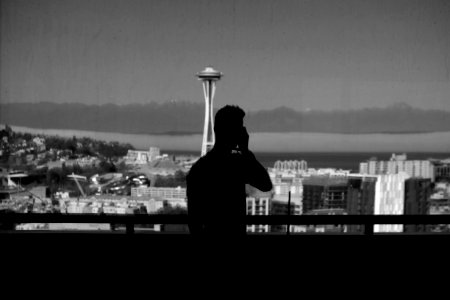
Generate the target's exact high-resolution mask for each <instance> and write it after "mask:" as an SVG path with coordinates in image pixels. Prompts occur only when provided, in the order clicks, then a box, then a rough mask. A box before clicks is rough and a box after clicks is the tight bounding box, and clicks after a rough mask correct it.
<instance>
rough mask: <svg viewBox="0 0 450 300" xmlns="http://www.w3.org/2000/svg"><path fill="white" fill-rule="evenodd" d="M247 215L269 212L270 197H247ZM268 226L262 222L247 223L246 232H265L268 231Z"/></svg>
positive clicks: (267, 213) (264, 214) (262, 214)
mask: <svg viewBox="0 0 450 300" xmlns="http://www.w3.org/2000/svg"><path fill="white" fill-rule="evenodd" d="M246 202H247V215H250V216H267V215H269V213H270V198H268V197H261V198H255V197H247V200H246ZM269 229H270V226H269V225H264V224H252V225H247V232H253V233H266V232H269Z"/></svg>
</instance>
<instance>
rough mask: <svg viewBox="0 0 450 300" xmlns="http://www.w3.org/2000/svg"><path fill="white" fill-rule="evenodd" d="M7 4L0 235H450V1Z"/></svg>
mask: <svg viewBox="0 0 450 300" xmlns="http://www.w3.org/2000/svg"><path fill="white" fill-rule="evenodd" d="M0 3H1V6H0V9H1V11H0V13H1V15H0V171H1V172H0V179H1V187H0V242H1V240H2V239H3V240H4V241H7V240H8V241H11V242H14V241H16V240H21V241H22V242H23V241H29V244H30V245H31V244H32V243H34V241H37V240H39V241H40V243H42V244H44V245H45V243H47V242H48V243H50V242H55V241H56V242H58V241H62V240H64V241H68V243H69V244H70V243H73V244H78V243H79V244H86V243H84V242H86V241H96V240H97V241H99V240H101V241H107V243H108V244H109V243H111V244H114V245H116V244H123V241H125V240H126V241H133V242H135V243H141V242H142V243H145V244H146V245H150V244H151V245H154V244H158V245H165V243H171V244H173V243H175V244H176V245H177V247H180V248H182V247H185V246H186V245H192V244H195V243H204V242H205V241H217V242H218V243H226V244H228V245H233V244H237V243H243V244H245V243H249V242H250V241H251V242H254V243H255V245H260V246H261V249H263V248H264V247H267V246H270V245H273V244H274V243H275V244H277V245H280V246H281V247H282V246H286V247H288V246H287V245H292V246H293V245H299V246H298V251H300V249H304V248H305V247H304V245H306V244H308V245H314V244H315V243H316V242H319V241H320V242H321V243H325V245H327V246H331V247H335V245H337V244H340V245H343V247H345V243H346V242H348V243H349V244H348V248H350V246H349V245H350V243H353V242H355V241H356V243H359V242H361V243H362V242H368V241H370V243H374V242H373V241H377V243H379V244H376V243H375V244H376V245H379V246H380V245H382V243H385V242H386V241H389V242H390V243H391V242H392V243H394V245H396V246H399V245H400V244H401V245H406V244H408V245H411V247H413V248H414V247H415V246H420V245H421V244H423V241H425V239H426V241H427V243H429V242H431V243H434V242H436V245H441V243H442V244H443V243H444V242H446V241H448V239H449V237H450V1H448V0H376V1H375V0H259V1H256V0H230V1H224V0H189V1H187V0H1V1H0ZM32 241H33V242H32ZM294 241H295V244H294ZM291 243H292V244H291ZM405 243H406V244H405ZM333 245H334V246H333ZM370 245H371V247H372V246H373V244H370ZM67 247H68V246H67ZM80 247H81V246H80ZM312 247H314V246H312ZM367 247H369V246H367ZM380 247H381V246H380ZM256 248H257V247H256ZM317 248H318V247H317Z"/></svg>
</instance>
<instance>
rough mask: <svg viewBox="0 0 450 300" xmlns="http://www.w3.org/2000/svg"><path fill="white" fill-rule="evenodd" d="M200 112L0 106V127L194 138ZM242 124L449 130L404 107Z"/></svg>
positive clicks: (187, 108) (258, 118)
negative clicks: (177, 135) (185, 135)
mask: <svg viewBox="0 0 450 300" xmlns="http://www.w3.org/2000/svg"><path fill="white" fill-rule="evenodd" d="M204 110H205V108H204V104H203V103H193V102H187V101H168V102H164V103H156V102H151V103H148V104H128V105H115V104H105V105H86V104H78V103H62V104H57V103H51V102H40V103H3V104H1V103H0V123H3V124H9V125H15V126H23V127H32V128H43V129H49V128H52V129H74V130H88V131H101V132H118V133H133V134H194V133H201V132H202V129H203V119H204V113H205V111H204ZM216 110H217V109H216ZM245 124H246V126H247V128H248V130H249V132H315V133H348V134H367V133H425V132H441V131H450V112H449V111H439V110H423V109H419V108H414V107H411V106H410V105H408V104H405V103H397V104H394V105H391V106H387V107H384V108H366V109H359V110H333V111H319V110H317V111H316V110H309V111H296V110H294V109H291V108H288V107H278V108H275V109H272V110H259V111H247V112H246V117H245Z"/></svg>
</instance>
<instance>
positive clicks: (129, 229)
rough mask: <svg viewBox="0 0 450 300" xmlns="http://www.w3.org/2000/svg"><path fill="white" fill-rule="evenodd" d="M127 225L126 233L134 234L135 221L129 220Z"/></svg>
mask: <svg viewBox="0 0 450 300" xmlns="http://www.w3.org/2000/svg"><path fill="white" fill-rule="evenodd" d="M125 226H126V233H127V234H134V223H130V222H128V223H126V224H125Z"/></svg>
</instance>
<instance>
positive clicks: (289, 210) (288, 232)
mask: <svg viewBox="0 0 450 300" xmlns="http://www.w3.org/2000/svg"><path fill="white" fill-rule="evenodd" d="M287 215H288V222H287V229H286V235H290V234H291V228H290V227H291V225H290V224H289V216H290V215H291V191H289V192H288V213H287Z"/></svg>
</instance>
